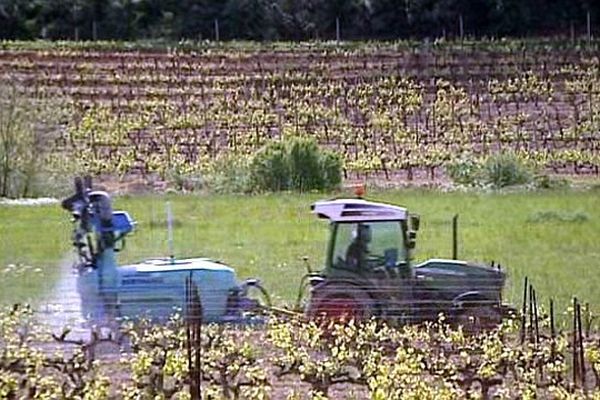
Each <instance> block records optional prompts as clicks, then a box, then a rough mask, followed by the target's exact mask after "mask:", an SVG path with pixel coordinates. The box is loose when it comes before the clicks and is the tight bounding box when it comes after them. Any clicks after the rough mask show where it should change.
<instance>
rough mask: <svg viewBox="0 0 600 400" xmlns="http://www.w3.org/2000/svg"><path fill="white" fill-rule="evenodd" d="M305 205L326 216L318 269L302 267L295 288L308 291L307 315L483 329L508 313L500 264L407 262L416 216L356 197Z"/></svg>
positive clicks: (417, 224) (443, 261) (449, 261)
mask: <svg viewBox="0 0 600 400" xmlns="http://www.w3.org/2000/svg"><path fill="white" fill-rule="evenodd" d="M311 208H312V212H313V213H314V214H316V215H317V216H318V217H319V218H324V219H327V220H329V222H330V240H329V245H328V248H327V256H326V260H325V267H324V269H323V270H322V271H320V272H312V271H310V268H309V273H308V274H307V275H306V276H305V277H304V278H303V284H301V292H302V291H303V290H304V291H306V290H307V288H308V290H309V298H308V302H307V304H306V306H305V313H306V314H307V316H308V317H310V318H321V317H327V318H333V319H340V318H346V319H348V318H351V319H355V320H365V319H368V318H371V317H375V318H382V319H385V320H387V321H395V322H397V323H399V324H404V323H420V322H423V321H428V320H429V321H431V320H437V319H438V318H439V317H440V314H443V315H444V316H445V318H446V319H447V321H451V322H454V323H457V324H461V325H463V326H474V327H485V328H487V327H492V326H494V325H495V324H497V323H499V322H500V321H501V318H502V317H503V316H504V315H505V314H506V313H507V312H508V310H509V307H508V306H506V305H503V304H502V288H503V286H504V283H505V279H506V274H505V272H504V271H503V270H502V269H501V268H500V267H499V266H497V267H494V266H492V265H490V266H486V265H479V264H474V263H468V262H465V261H457V260H449V259H431V260H428V261H425V262H423V263H421V264H416V265H414V264H413V262H412V253H413V251H414V249H415V244H416V237H417V231H418V230H419V216H418V215H416V214H411V213H409V212H408V210H406V209H405V208H403V207H399V206H396V205H391V204H384V203H378V202H372V201H367V200H364V199H361V198H354V199H334V200H328V201H318V202H316V203H314V204H313V205H312V207H311ZM303 288H304V289H303ZM300 297H301V296H299V298H300Z"/></svg>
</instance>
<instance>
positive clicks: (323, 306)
mask: <svg viewBox="0 0 600 400" xmlns="http://www.w3.org/2000/svg"><path fill="white" fill-rule="evenodd" d="M371 307H372V300H371V298H370V297H369V296H368V294H367V293H366V292H365V291H364V290H362V289H360V288H358V287H356V286H354V285H331V286H325V287H322V288H316V290H315V291H314V292H313V294H312V297H311V299H310V302H309V304H308V309H307V312H306V314H307V316H308V317H309V318H311V319H326V320H331V321H340V322H348V321H350V320H355V321H361V320H362V321H364V320H366V319H368V318H369V317H371V315H372V311H371V310H372V309H371Z"/></svg>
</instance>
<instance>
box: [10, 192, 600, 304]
mask: <svg viewBox="0 0 600 400" xmlns="http://www.w3.org/2000/svg"><path fill="white" fill-rule="evenodd" d="M326 197H327V196H326V195H322V194H306V195H299V194H273V195H261V196H216V195H210V196H195V195H172V196H136V197H119V198H116V200H115V208H117V209H124V210H127V211H129V212H130V213H131V215H133V216H134V218H135V219H136V220H137V221H138V227H137V232H136V233H135V234H134V236H132V237H131V238H130V239H129V240H128V241H127V248H126V250H125V252H124V253H123V254H122V255H121V261H122V262H123V263H125V262H132V261H135V260H138V259H142V258H145V257H150V256H158V255H166V254H167V252H168V250H167V243H166V236H167V235H166V228H165V225H166V223H165V221H166V217H165V200H170V201H171V202H172V204H173V209H174V213H175V219H176V223H175V251H176V255H177V256H179V257H184V256H209V257H213V258H216V259H220V260H222V261H223V262H225V263H228V264H230V265H232V266H234V267H235V268H236V270H237V271H238V275H239V276H240V278H245V277H250V276H255V277H258V278H261V279H262V280H263V282H264V284H265V286H266V287H267V288H268V289H269V290H270V291H271V292H272V293H273V294H274V297H275V299H277V300H278V301H279V302H286V301H291V300H292V299H293V298H294V297H295V295H296V293H297V285H298V283H299V281H300V277H301V276H302V274H303V273H304V271H305V268H304V265H303V261H302V257H303V256H308V257H309V260H310V263H311V264H312V265H313V266H314V267H320V266H321V265H322V263H323V260H324V254H325V247H326V243H327V236H328V229H327V228H328V227H327V223H326V222H325V221H322V220H317V219H316V218H315V217H314V216H313V215H311V214H310V210H309V205H310V204H311V202H313V201H315V200H318V199H321V198H326ZM369 198H372V199H377V200H381V201H387V202H392V203H396V204H401V205H404V206H407V207H408V208H409V209H410V210H412V211H414V212H418V213H419V214H420V215H421V221H422V223H421V230H420V232H419V237H418V243H417V252H416V261H420V260H425V259H427V258H431V257H450V256H451V251H452V245H451V219H452V216H453V215H454V214H455V213H458V214H459V215H460V219H459V225H460V231H459V258H461V259H468V260H476V261H485V262H490V261H491V260H494V261H496V262H500V263H501V264H502V265H503V267H504V268H505V269H506V270H507V271H508V273H509V282H508V286H507V288H506V292H505V294H506V298H507V299H508V300H510V301H513V302H515V303H519V302H520V293H521V290H522V280H523V277H524V276H529V278H530V279H531V280H532V281H533V283H534V285H535V287H536V289H537V291H538V293H540V296H541V298H542V299H548V298H549V297H550V296H552V297H553V298H555V299H557V300H558V301H559V302H560V303H561V306H562V308H564V306H565V305H566V302H567V301H568V300H569V299H570V298H571V296H573V295H576V296H578V297H580V298H581V299H583V300H584V301H589V302H590V303H591V304H593V305H597V306H600V292H598V291H597V288H598V287H599V286H600V273H599V271H598V268H600V262H599V260H600V245H599V240H598V239H599V237H600V193H599V192H598V191H597V190H595V191H593V190H592V191H585V192H583V191H581V192H580V191H564V192H531V193H529V192H520V193H490V194H483V193H440V192H436V191H425V190H406V191H397V190H395V191H385V192H378V193H370V195H369ZM69 229H70V223H69V216H68V214H66V213H65V212H63V211H62V210H61V209H60V208H59V206H58V205H54V206H38V207H15V206H0V273H1V278H2V280H1V283H0V289H1V290H0V301H2V302H6V303H8V302H17V301H35V299H36V298H38V299H39V298H41V297H43V293H45V292H47V291H48V290H50V289H51V288H52V285H53V283H54V282H55V281H56V279H57V276H58V271H59V266H60V265H61V263H63V264H64V263H66V262H67V261H66V260H67V259H68V254H69V240H70V238H69V235H70V231H69ZM9 264H15V265H17V267H15V268H8V265H9ZM28 267H29V268H28Z"/></svg>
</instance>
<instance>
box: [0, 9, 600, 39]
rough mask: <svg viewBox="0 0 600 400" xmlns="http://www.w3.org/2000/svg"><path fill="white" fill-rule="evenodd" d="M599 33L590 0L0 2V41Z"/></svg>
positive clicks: (598, 16) (599, 12)
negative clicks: (589, 28)
mask: <svg viewBox="0 0 600 400" xmlns="http://www.w3.org/2000/svg"><path fill="white" fill-rule="evenodd" d="M588 21H589V22H588ZM599 24H600V1H597V0H180V1H178V0H0V39H37V38H44V39H51V40H57V39H77V40H96V39H98V40H114V39H116V40H140V39H158V38H160V39H168V40H180V39H195V40H197V39H200V40H203V39H215V38H218V39H222V40H230V39H249V40H311V39H322V40H328V39H335V38H336V37H337V35H338V34H339V35H340V37H341V38H342V39H349V40H356V39H361V40H368V39H408V38H437V37H449V38H453V37H458V36H461V35H462V34H464V35H465V36H471V37H506V36H512V37H525V36H557V35H560V36H583V35H587V33H588V28H587V27H588V26H591V27H592V32H593V31H594V29H597V27H598V25H599Z"/></svg>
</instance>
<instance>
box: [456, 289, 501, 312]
mask: <svg viewBox="0 0 600 400" xmlns="http://www.w3.org/2000/svg"><path fill="white" fill-rule="evenodd" d="M491 302H492V301H491V300H490V299H488V298H486V297H485V296H483V295H482V294H481V293H480V292H479V291H477V290H471V291H468V292H464V293H461V294H460V295H458V296H456V297H455V298H454V299H452V308H453V309H462V308H463V307H464V305H465V304H467V303H475V304H477V303H485V304H490V303H491Z"/></svg>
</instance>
